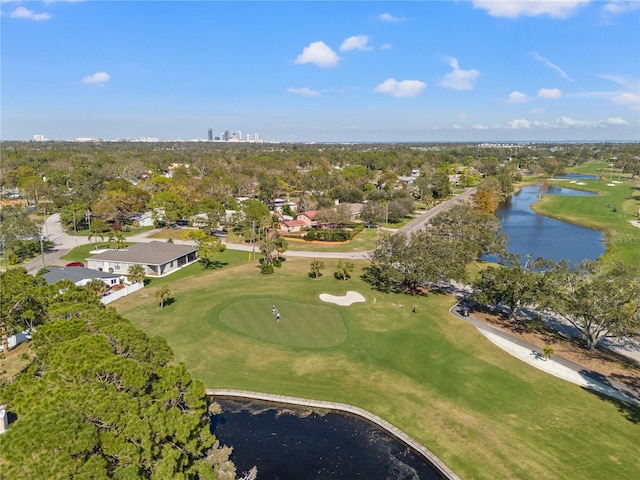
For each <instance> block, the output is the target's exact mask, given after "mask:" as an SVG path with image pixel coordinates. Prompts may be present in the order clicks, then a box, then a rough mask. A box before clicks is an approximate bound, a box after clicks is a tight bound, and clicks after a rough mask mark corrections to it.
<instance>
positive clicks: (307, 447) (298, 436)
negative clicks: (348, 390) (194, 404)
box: [211, 399, 443, 480]
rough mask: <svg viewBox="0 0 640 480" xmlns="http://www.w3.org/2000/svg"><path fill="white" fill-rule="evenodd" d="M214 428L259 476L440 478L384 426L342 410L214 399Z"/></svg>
mask: <svg viewBox="0 0 640 480" xmlns="http://www.w3.org/2000/svg"><path fill="white" fill-rule="evenodd" d="M216 401H217V402H218V403H219V404H220V405H221V406H222V410H223V412H222V413H221V414H220V415H215V416H213V417H212V421H211V429H212V431H213V433H214V434H215V435H216V437H217V438H218V439H219V440H220V443H221V444H225V445H230V446H233V454H232V456H231V460H232V461H233V462H234V463H235V465H236V467H237V471H238V474H240V473H244V472H247V471H248V470H249V469H250V468H251V467H253V466H254V465H256V466H257V467H258V479H260V480H301V479H305V480H351V479H355V478H363V479H368V480H432V479H433V480H438V479H442V478H443V477H441V476H440V474H439V473H438V472H437V471H436V470H434V469H433V468H432V467H431V466H430V465H429V464H428V463H427V462H426V461H425V460H424V459H423V458H422V457H420V456H418V455H417V454H415V453H414V452H413V451H412V450H410V449H409V448H407V447H406V446H405V445H403V444H401V443H399V442H398V441H397V440H396V439H395V438H394V437H391V436H390V435H388V434H387V433H386V432H385V431H383V430H381V429H380V428H378V427H376V426H375V425H372V424H370V423H368V422H365V421H363V420H360V419H357V418H355V417H352V416H347V415H343V414H340V413H326V414H319V413H309V412H308V411H306V410H303V409H299V408H295V407H291V406H289V405H287V406H279V405H277V404H273V403H268V402H255V401H250V400H237V399H234V400H216Z"/></svg>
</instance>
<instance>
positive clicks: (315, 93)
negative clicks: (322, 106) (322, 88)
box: [287, 87, 320, 97]
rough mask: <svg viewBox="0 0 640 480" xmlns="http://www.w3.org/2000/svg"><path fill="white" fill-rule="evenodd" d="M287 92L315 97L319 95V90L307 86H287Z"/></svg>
mask: <svg viewBox="0 0 640 480" xmlns="http://www.w3.org/2000/svg"><path fill="white" fill-rule="evenodd" d="M287 92H289V93H293V94H295V95H302V96H303V97H317V96H319V95H320V92H318V91H317V90H312V89H310V88H307V87H303V88H288V89H287Z"/></svg>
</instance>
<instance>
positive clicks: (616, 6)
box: [602, 0, 640, 15]
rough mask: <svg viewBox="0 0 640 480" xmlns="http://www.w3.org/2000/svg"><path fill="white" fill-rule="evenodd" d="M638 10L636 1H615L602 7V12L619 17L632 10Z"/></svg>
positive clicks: (639, 5) (639, 4)
mask: <svg viewBox="0 0 640 480" xmlns="http://www.w3.org/2000/svg"><path fill="white" fill-rule="evenodd" d="M638 9H640V2H638V1H637V0H632V1H624V0H616V1H614V2H609V3H607V4H606V5H605V6H604V7H602V10H604V11H605V13H608V14H610V15H621V14H623V13H628V12H633V11H634V10H638Z"/></svg>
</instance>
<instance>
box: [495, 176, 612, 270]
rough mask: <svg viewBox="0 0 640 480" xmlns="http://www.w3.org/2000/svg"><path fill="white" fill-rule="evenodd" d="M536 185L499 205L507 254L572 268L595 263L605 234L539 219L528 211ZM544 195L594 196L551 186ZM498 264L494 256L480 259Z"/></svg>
mask: <svg viewBox="0 0 640 480" xmlns="http://www.w3.org/2000/svg"><path fill="white" fill-rule="evenodd" d="M539 191H540V186H539V185H530V186H526V187H523V188H522V189H520V191H519V192H517V193H515V194H513V195H512V196H511V197H510V198H509V199H508V200H507V201H506V202H504V203H503V204H501V205H500V207H499V208H498V211H497V212H496V216H497V217H498V220H500V224H501V225H502V233H503V234H506V235H508V236H509V243H508V245H507V250H508V251H509V252H510V253H514V254H517V255H521V256H522V257H523V259H524V258H525V257H526V256H527V255H531V256H532V257H533V258H538V257H542V258H546V259H548V260H555V261H562V260H569V262H570V263H571V264H572V265H574V264H576V263H578V262H581V261H582V260H585V259H589V260H596V259H597V258H598V257H600V256H601V255H602V254H603V253H604V252H605V250H606V248H605V244H604V234H603V233H602V232H600V231H598V230H594V229H591V228H586V227H582V226H579V225H573V224H570V223H566V222H562V221H560V220H556V219H554V218H549V217H545V216H543V215H539V214H537V213H536V212H534V211H533V210H532V209H531V204H532V203H534V202H536V201H537V200H538V193H539ZM545 195H579V196H585V195H595V194H594V193H592V192H585V191H581V190H573V189H570V188H564V187H558V186H554V185H552V186H550V187H549V189H548V191H547V192H546V193H545ZM483 258H484V259H485V260H488V261H497V259H496V258H495V257H494V256H486V257H483Z"/></svg>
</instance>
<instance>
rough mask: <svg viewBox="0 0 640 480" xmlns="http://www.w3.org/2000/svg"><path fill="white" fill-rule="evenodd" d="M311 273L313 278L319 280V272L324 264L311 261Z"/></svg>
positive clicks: (318, 261)
mask: <svg viewBox="0 0 640 480" xmlns="http://www.w3.org/2000/svg"><path fill="white" fill-rule="evenodd" d="M310 268H311V272H309V273H310V275H311V276H312V277H313V278H319V277H320V275H322V273H320V271H321V270H322V269H323V268H324V262H323V261H322V260H313V261H312V262H311V266H310Z"/></svg>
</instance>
